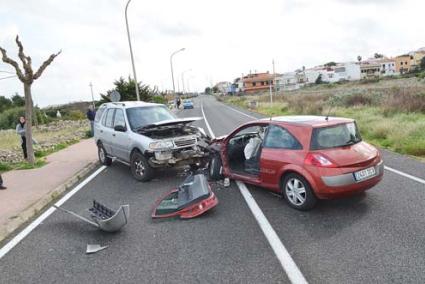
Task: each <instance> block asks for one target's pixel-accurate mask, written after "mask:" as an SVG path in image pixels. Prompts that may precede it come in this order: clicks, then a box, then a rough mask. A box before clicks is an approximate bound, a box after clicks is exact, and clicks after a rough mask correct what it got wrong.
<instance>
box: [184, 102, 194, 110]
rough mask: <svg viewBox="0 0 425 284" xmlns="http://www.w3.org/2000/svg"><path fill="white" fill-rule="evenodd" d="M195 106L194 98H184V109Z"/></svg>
mask: <svg viewBox="0 0 425 284" xmlns="http://www.w3.org/2000/svg"><path fill="white" fill-rule="evenodd" d="M187 108H193V102H192V100H183V109H187Z"/></svg>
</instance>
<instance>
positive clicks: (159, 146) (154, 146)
mask: <svg viewBox="0 0 425 284" xmlns="http://www.w3.org/2000/svg"><path fill="white" fill-rule="evenodd" d="M173 147H174V144H173V142H171V141H156V142H152V143H150V144H149V148H150V149H151V150H155V151H157V150H167V149H172V148H173Z"/></svg>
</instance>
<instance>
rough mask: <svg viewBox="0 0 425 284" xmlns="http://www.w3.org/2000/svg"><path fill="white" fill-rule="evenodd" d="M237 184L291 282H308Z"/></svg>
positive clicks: (239, 183)
mask: <svg viewBox="0 0 425 284" xmlns="http://www.w3.org/2000/svg"><path fill="white" fill-rule="evenodd" d="M201 110H202V115H203V117H204V121H205V124H206V125H207V128H208V131H209V132H210V135H211V137H213V138H214V137H215V135H214V132H213V131H212V129H211V127H210V125H209V123H208V120H207V117H206V116H205V112H204V107H203V104H202V103H201ZM236 184H237V185H238V188H239V190H240V192H241V194H242V196H243V197H244V199H245V202H246V203H247V204H248V207H249V209H250V210H251V212H252V215H254V218H255V220H256V221H257V223H258V225H259V226H260V228H261V230H262V231H263V234H264V236H265V237H266V239H267V241H268V242H269V244H270V246H271V247H272V249H273V252H274V253H275V255H276V257H277V259H278V260H279V262H280V264H281V265H282V268H283V270H285V272H286V275H288V278H289V280H290V281H291V283H293V284H306V283H308V282H307V280H306V279H305V278H304V276H303V274H302V273H301V271H300V269H299V268H298V266H297V265H296V263H295V261H294V260H293V259H292V257H291V255H290V254H289V252H288V250H287V249H286V248H285V246H284V245H283V244H282V241H281V240H280V239H279V237H278V235H277V234H276V232H275V230H274V229H273V227H272V225H271V224H270V223H269V221H268V220H267V218H266V216H265V215H264V213H263V211H262V210H261V208H260V207H259V206H258V204H257V202H256V201H255V199H254V197H253V196H252V195H251V193H250V192H249V190H248V188H247V187H246V186H245V184H244V183H243V182H240V181H237V182H236Z"/></svg>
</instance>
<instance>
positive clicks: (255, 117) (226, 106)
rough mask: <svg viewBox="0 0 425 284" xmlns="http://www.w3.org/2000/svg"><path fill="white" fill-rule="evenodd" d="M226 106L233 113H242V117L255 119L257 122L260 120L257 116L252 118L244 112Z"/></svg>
mask: <svg viewBox="0 0 425 284" xmlns="http://www.w3.org/2000/svg"><path fill="white" fill-rule="evenodd" d="M225 106H226V107H227V108H230V109H231V110H233V111H235V112H237V113H240V114H242V115H245V116H246V117H249V118H253V119H255V120H257V119H259V118H258V117H255V116H252V115H249V114H246V113H244V112H242V111H240V110H237V109H234V108H232V107H230V106H228V105H225Z"/></svg>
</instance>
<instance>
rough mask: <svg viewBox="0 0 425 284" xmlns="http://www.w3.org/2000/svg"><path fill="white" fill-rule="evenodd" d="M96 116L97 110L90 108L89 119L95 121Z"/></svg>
mask: <svg viewBox="0 0 425 284" xmlns="http://www.w3.org/2000/svg"><path fill="white" fill-rule="evenodd" d="M95 116H96V112H95V111H93V110H91V109H89V110H88V111H87V119H88V120H90V121H94V118H95Z"/></svg>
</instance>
